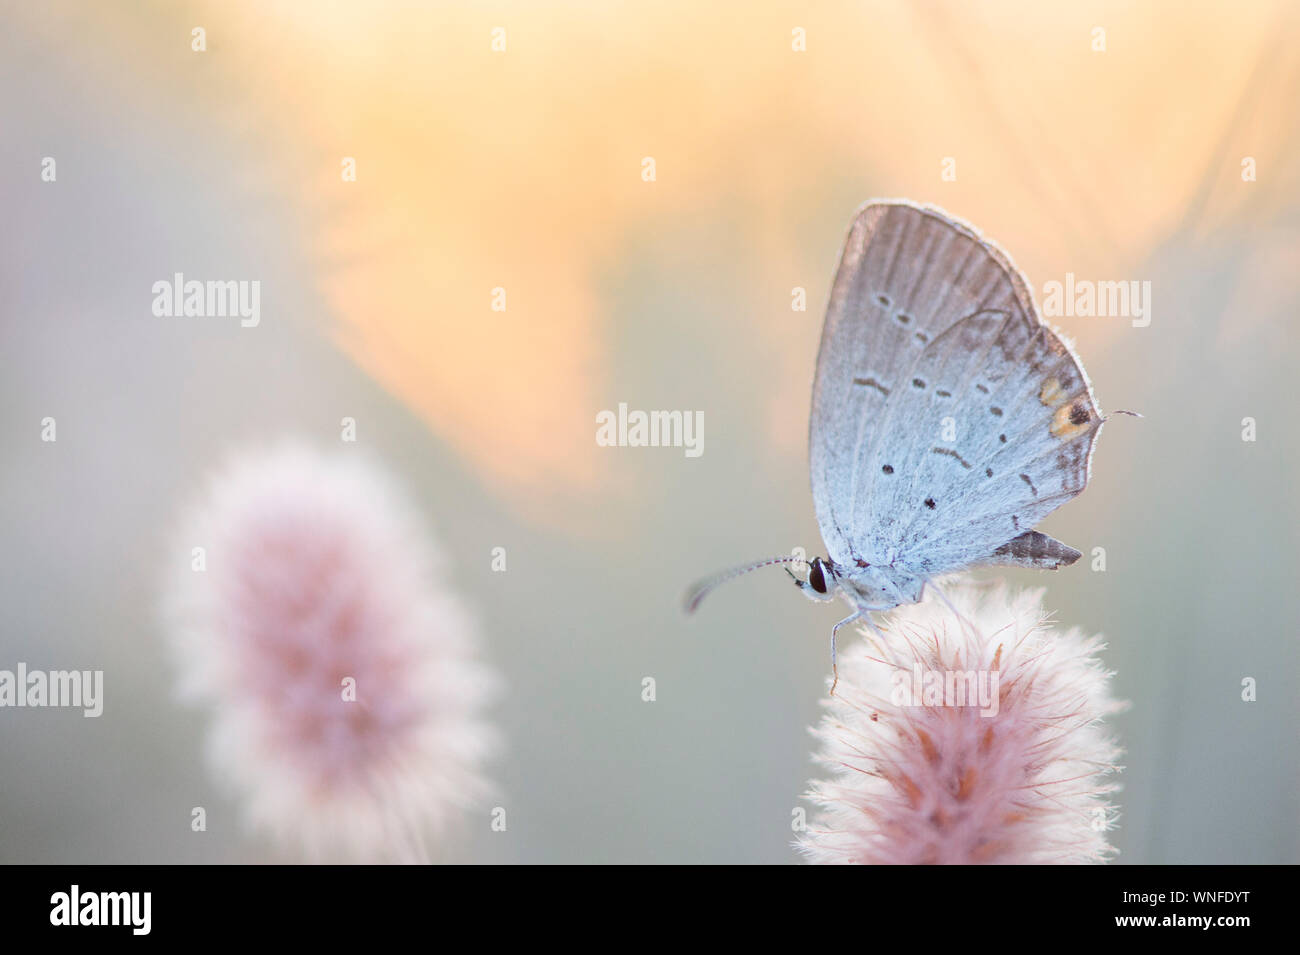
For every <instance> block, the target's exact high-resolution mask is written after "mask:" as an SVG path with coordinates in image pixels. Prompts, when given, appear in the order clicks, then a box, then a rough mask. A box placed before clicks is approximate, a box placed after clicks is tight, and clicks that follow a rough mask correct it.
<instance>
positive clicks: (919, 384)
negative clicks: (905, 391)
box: [912, 378, 925, 388]
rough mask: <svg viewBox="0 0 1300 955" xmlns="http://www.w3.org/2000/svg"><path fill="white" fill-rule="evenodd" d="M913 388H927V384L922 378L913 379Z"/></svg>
mask: <svg viewBox="0 0 1300 955" xmlns="http://www.w3.org/2000/svg"><path fill="white" fill-rule="evenodd" d="M912 387H913V388H924V387H925V382H924V381H922V380H921V379H920V378H913V379H912Z"/></svg>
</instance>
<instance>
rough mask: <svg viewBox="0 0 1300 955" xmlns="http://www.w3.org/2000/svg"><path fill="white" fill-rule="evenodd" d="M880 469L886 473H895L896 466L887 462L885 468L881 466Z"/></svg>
mask: <svg viewBox="0 0 1300 955" xmlns="http://www.w3.org/2000/svg"><path fill="white" fill-rule="evenodd" d="M880 470H882V471H884V472H885V473H886V474H893V473H894V466H893V465H892V464H886V465H885V466H884V467H883V468H881V469H880Z"/></svg>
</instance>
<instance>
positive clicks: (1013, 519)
mask: <svg viewBox="0 0 1300 955" xmlns="http://www.w3.org/2000/svg"><path fill="white" fill-rule="evenodd" d="M1011 526H1012V527H1014V528H1015V529H1016V530H1020V518H1018V517H1016V515H1014V514H1012V515H1011Z"/></svg>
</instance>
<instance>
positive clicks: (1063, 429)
mask: <svg viewBox="0 0 1300 955" xmlns="http://www.w3.org/2000/svg"><path fill="white" fill-rule="evenodd" d="M1091 420H1092V415H1091V413H1090V412H1089V410H1088V406H1087V404H1086V403H1085V402H1084V401H1082V400H1076V401H1074V402H1067V403H1065V404H1062V405H1061V406H1060V407H1059V408H1057V409H1056V413H1055V414H1053V415H1052V423H1051V425H1049V426H1048V429H1047V430H1048V431H1050V432H1051V434H1052V437H1054V438H1060V439H1061V440H1062V441H1068V440H1070V439H1071V438H1074V437H1077V436H1078V435H1080V434H1082V433H1083V432H1084V431H1086V430H1088V429H1087V424H1088V422H1089V421H1091Z"/></svg>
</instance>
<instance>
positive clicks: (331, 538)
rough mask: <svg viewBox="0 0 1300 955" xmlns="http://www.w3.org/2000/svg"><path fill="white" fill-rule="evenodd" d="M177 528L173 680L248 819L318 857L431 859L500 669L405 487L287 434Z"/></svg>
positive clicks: (352, 455)
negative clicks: (204, 715) (191, 705)
mask: <svg viewBox="0 0 1300 955" xmlns="http://www.w3.org/2000/svg"><path fill="white" fill-rule="evenodd" d="M180 540H181V544H182V547H183V554H184V557H185V563H184V566H183V567H180V568H178V570H177V572H176V573H174V574H172V575H171V577H170V580H169V583H170V586H169V588H168V591H167V594H166V598H165V618H166V621H167V630H168V634H169V637H170V638H171V643H172V647H173V649H174V656H175V660H176V664H177V668H178V672H179V687H180V691H181V694H182V696H183V697H184V698H186V699H188V700H190V701H194V702H200V703H204V704H207V705H208V706H209V707H210V709H211V712H212V725H211V734H210V738H209V744H210V745H209V757H210V763H211V766H212V768H213V771H214V772H215V774H216V776H217V777H218V779H219V780H221V781H222V782H223V783H226V784H228V785H229V787H230V788H231V789H232V790H233V791H234V793H235V795H236V796H237V797H239V799H240V801H241V804H242V805H243V807H244V810H245V812H246V816H247V821H248V822H249V823H250V824H251V826H252V827H253V828H254V829H256V830H259V831H262V832H265V833H269V834H270V835H272V836H273V837H275V838H276V839H277V841H278V842H280V843H281V844H282V845H284V846H285V847H288V848H297V849H299V850H301V851H303V852H305V853H306V854H307V855H308V856H309V857H311V858H322V857H323V858H333V859H339V858H352V859H362V860H393V861H419V860H422V859H424V858H426V857H427V851H428V847H427V844H426V838H427V837H429V836H436V835H437V834H438V833H439V832H440V831H441V830H442V829H443V828H444V827H445V826H446V825H447V823H448V822H449V821H450V820H451V819H452V818H453V817H454V815H455V814H456V812H457V811H458V810H461V809H463V808H465V807H467V806H469V805H471V804H473V803H475V802H477V801H478V800H480V799H481V798H482V797H483V796H485V794H486V793H487V792H488V790H489V787H488V784H487V782H486V781H485V779H484V777H483V775H482V764H483V762H484V759H485V758H486V757H487V756H488V755H489V753H490V751H491V749H492V748H493V739H494V736H493V733H492V732H491V730H490V729H489V728H488V726H487V725H486V724H485V723H484V721H483V718H482V716H481V711H482V709H483V706H484V704H485V703H486V702H487V700H488V698H489V696H490V695H491V692H492V687H493V685H494V683H495V680H494V678H493V676H492V675H491V674H490V673H489V672H488V671H487V670H486V669H485V667H484V666H483V665H481V664H480V663H478V662H477V661H476V653H475V650H476V642H477V641H476V639H475V632H474V627H473V625H472V621H471V619H470V617H469V616H468V615H467V613H466V611H465V609H464V608H463V607H462V605H461V602H460V601H459V600H458V599H457V598H456V596H455V595H453V594H452V593H450V592H449V591H448V590H447V589H446V588H445V579H446V578H445V575H444V574H443V573H442V572H441V570H440V562H439V560H438V557H437V554H436V553H435V551H434V550H433V547H432V545H431V542H430V541H429V539H428V538H427V536H425V534H424V533H423V532H422V530H421V527H420V521H419V520H418V519H417V517H416V515H415V512H414V509H413V508H412V507H411V506H410V505H409V504H408V502H407V501H406V499H405V497H404V496H403V495H402V493H401V492H400V490H399V489H398V488H396V487H395V486H394V485H393V484H391V483H390V482H389V481H388V479H387V478H386V477H385V475H384V474H383V473H381V472H380V471H379V470H378V468H377V467H376V466H375V465H373V464H368V463H364V462H362V461H359V460H357V459H356V452H355V451H349V452H346V453H344V452H335V453H333V454H328V455H325V454H318V453H315V452H312V451H310V450H307V449H305V448H302V447H297V446H287V447H282V448H280V449H277V450H274V451H272V452H271V453H269V454H263V455H257V456H249V457H246V458H243V459H239V460H236V461H234V462H233V463H232V464H231V465H230V466H229V467H228V468H227V469H226V470H225V471H223V472H222V473H221V474H220V475H219V476H217V477H216V478H215V479H214V480H213V481H212V483H211V487H210V488H209V489H208V491H207V493H206V494H205V496H204V497H203V500H202V501H201V502H199V504H198V506H197V507H196V508H195V510H194V512H193V515H192V518H191V520H190V521H189V522H188V524H187V526H186V528H185V531H184V534H183V535H182V536H181V539H180ZM195 548H203V551H202V552H198V551H195V550H194V549H195Z"/></svg>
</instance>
